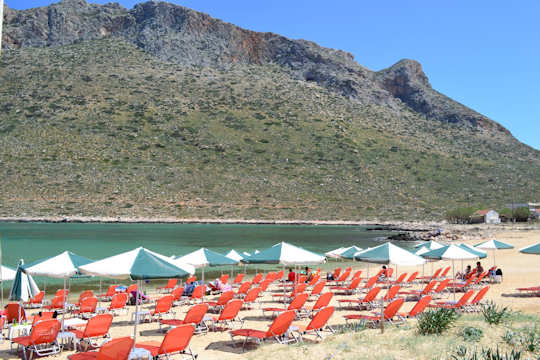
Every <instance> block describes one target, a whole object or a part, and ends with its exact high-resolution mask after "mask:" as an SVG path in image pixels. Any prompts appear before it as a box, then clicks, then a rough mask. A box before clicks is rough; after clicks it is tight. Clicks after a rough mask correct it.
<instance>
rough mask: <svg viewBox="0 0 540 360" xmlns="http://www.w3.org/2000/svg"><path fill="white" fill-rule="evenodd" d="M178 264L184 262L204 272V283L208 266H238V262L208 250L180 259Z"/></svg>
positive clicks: (198, 251) (200, 250) (202, 249)
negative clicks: (205, 270)
mask: <svg viewBox="0 0 540 360" xmlns="http://www.w3.org/2000/svg"><path fill="white" fill-rule="evenodd" d="M176 262H182V263H185V264H190V265H192V266H193V267H195V268H196V269H201V270H202V281H203V282H204V269H205V268H206V267H207V266H223V265H235V264H238V261H236V260H233V259H231V258H229V257H227V256H225V255H222V254H219V253H217V252H214V251H212V250H208V249H207V248H200V249H199V250H195V251H193V252H190V253H189V254H186V255H184V256H181V257H179V258H178V259H176V260H175V263H176Z"/></svg>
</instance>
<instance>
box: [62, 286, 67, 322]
mask: <svg viewBox="0 0 540 360" xmlns="http://www.w3.org/2000/svg"><path fill="white" fill-rule="evenodd" d="M62 304H63V308H64V311H62V331H64V319H65V317H66V277H65V276H64V293H63V294H62Z"/></svg>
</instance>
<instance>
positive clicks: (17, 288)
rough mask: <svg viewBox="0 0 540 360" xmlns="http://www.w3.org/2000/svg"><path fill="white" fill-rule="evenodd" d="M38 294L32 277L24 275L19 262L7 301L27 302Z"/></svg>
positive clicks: (21, 263)
mask: <svg viewBox="0 0 540 360" xmlns="http://www.w3.org/2000/svg"><path fill="white" fill-rule="evenodd" d="M38 293H39V288H38V287H37V285H36V282H35V281H34V279H32V276H30V275H28V274H26V273H25V272H24V270H23V261H22V260H21V261H20V262H19V265H18V266H17V271H16V273H15V278H14V279H13V285H12V286H11V291H10V293H9V299H10V300H14V301H28V300H30V299H31V298H33V297H34V296H36V295H37V294H38Z"/></svg>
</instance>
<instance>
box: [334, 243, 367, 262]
mask: <svg viewBox="0 0 540 360" xmlns="http://www.w3.org/2000/svg"><path fill="white" fill-rule="evenodd" d="M362 250H364V249H362V248H359V247H358V246H356V245H353V246H350V247H348V248H345V250H343V252H342V253H341V254H340V255H339V256H340V257H341V258H343V259H354V255H355V254H357V253H358V252H360V251H362Z"/></svg>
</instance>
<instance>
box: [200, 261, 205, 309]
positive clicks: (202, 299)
mask: <svg viewBox="0 0 540 360" xmlns="http://www.w3.org/2000/svg"><path fill="white" fill-rule="evenodd" d="M204 268H205V266H203V267H202V284H203V285H204ZM205 292H206V291H203V294H202V298H201V302H202V301H204V293H205Z"/></svg>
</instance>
